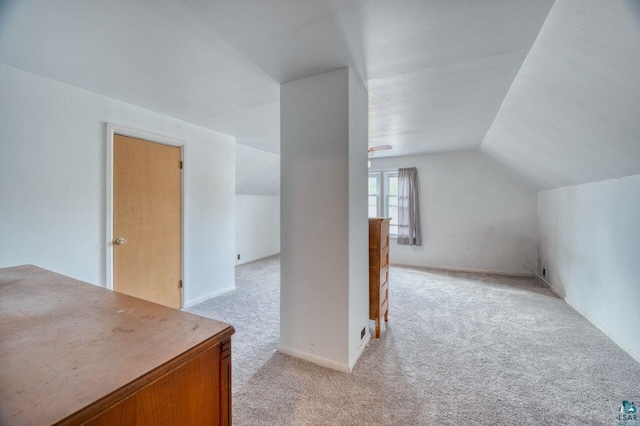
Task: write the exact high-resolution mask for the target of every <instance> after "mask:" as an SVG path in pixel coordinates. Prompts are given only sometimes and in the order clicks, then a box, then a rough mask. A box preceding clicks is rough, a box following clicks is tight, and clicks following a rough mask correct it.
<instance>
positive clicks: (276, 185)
mask: <svg viewBox="0 0 640 426" xmlns="http://www.w3.org/2000/svg"><path fill="white" fill-rule="evenodd" d="M278 253H280V155H278V154H273V153H271V152H267V151H262V150H259V149H255V148H251V147H248V146H245V145H241V144H239V143H236V254H240V260H237V259H236V265H240V264H243V263H247V262H251V261H253V260H257V259H261V258H263V257H267V256H271V255H274V254H278Z"/></svg>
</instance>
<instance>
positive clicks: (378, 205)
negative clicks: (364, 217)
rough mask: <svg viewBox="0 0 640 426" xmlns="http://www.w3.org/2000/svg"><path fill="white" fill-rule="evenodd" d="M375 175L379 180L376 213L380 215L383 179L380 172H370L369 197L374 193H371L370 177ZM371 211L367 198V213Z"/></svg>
mask: <svg viewBox="0 0 640 426" xmlns="http://www.w3.org/2000/svg"><path fill="white" fill-rule="evenodd" d="M371 177H375V178H376V180H377V181H378V194H377V195H376V196H375V197H376V198H377V202H376V215H377V216H380V211H381V207H382V179H381V176H380V172H369V177H368V178H367V197H373V195H369V178H371ZM368 211H369V198H367V213H368Z"/></svg>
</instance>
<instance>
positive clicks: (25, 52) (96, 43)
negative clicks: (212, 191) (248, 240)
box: [0, 0, 640, 189]
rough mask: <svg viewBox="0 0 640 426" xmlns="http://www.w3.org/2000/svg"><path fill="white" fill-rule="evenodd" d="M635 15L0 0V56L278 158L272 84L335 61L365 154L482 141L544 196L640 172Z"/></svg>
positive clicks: (411, 1) (461, 2)
mask: <svg viewBox="0 0 640 426" xmlns="http://www.w3.org/2000/svg"><path fill="white" fill-rule="evenodd" d="M634 5H635V6H636V7H635V8H634V7H633V6H634ZM550 10H551V13H550V12H549V11H550ZM548 15H549V17H548V18H547V16H548ZM639 22H640V12H639V8H638V1H637V0H611V1H607V2H603V1H600V0H581V1H573V0H557V1H556V2H555V4H554V1H553V0H536V1H531V0H481V1H471V0H449V1H441V0H234V1H229V0H136V1H130V0H111V1H98V0H89V1H81V2H79V1H73V0H57V1H55V2H53V1H50V0H0V62H2V63H5V64H7V65H10V66H14V67H16V68H20V69H23V70H26V71H30V72H33V73H36V74H39V75H43V76H45V77H49V78H53V79H55V80H59V81H62V82H65V83H68V84H71V85H74V86H78V87H81V88H84V89H87V90H90V91H93V92H97V93H100V94H104V95H106V96H109V97H113V98H116V99H120V100H123V101H125V102H129V103H132V104H135V105H138V106H141V107H143V108H147V109H150V110H153V111H157V112H160V113H164V114H167V115H170V116H173V117H176V118H179V119H182V120H185V121H188V122H191V123H194V124H198V125H201V126H203V127H207V128H210V129H213V130H217V131H220V132H223V133H227V134H230V135H233V136H235V137H236V138H237V141H238V142H239V143H241V144H244V145H247V146H250V147H253V148H257V149H260V150H263V151H268V152H272V153H276V154H277V153H279V150H280V141H279V139H280V135H279V132H280V131H279V121H280V120H279V115H280V111H279V110H280V107H279V84H280V83H283V82H286V81H290V80H295V79H298V78H302V77H306V76H310V75H314V74H317V73H321V72H325V71H329V70H333V69H336V68H341V67H346V66H348V67H350V68H352V69H353V70H355V71H356V72H357V73H358V74H359V75H360V77H361V78H362V79H363V81H365V83H366V84H367V87H368V90H369V96H370V99H369V127H370V128H369V136H370V142H369V145H370V146H376V145H384V144H390V145H393V146H394V149H393V150H390V151H384V152H381V153H379V154H377V155H378V156H399V155H412V154H419V153H433V152H442V151H452V150H463V149H478V148H480V149H482V150H483V151H485V152H486V153H487V154H489V155H491V156H493V157H495V158H496V159H498V160H500V161H502V162H503V163H505V164H506V165H508V166H509V167H511V168H512V169H514V170H515V171H516V172H518V173H520V174H522V175H523V176H525V177H526V178H527V179H529V181H530V182H531V183H532V184H533V185H534V186H536V187H537V188H539V189H546V188H553V187H558V186H563V185H569V184H575V183H583V182H589V181H593V180H600V179H607V178H611V177H618V176H624V175H628V174H635V173H640V152H639V150H638V146H639V145H640V144H639V143H638V142H637V140H638V139H640V138H639V136H640V128H639V127H638V126H639V124H638V123H640V120H636V119H635V116H636V115H637V111H638V110H640V96H639V93H638V91H639V90H640V89H639V88H640V84H638V83H637V82H636V80H637V76H638V75H640V73H639V71H640V63H639V62H638V61H639V59H638V58H640V56H638V55H637V52H638V51H640V44H639V40H640V37H639V36H638V31H639V30H638V29H639V28H640V24H639ZM543 24H544V27H543ZM541 28H543V30H542V32H540V29H541ZM539 32H540V34H539V36H538V33H539ZM536 37H537V39H536ZM534 42H535V43H534ZM532 46H533V48H532ZM525 58H526V60H525Z"/></svg>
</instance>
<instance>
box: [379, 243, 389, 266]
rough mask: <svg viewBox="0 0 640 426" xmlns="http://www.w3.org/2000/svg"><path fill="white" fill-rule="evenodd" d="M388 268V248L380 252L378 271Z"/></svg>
mask: <svg viewBox="0 0 640 426" xmlns="http://www.w3.org/2000/svg"><path fill="white" fill-rule="evenodd" d="M385 266H389V247H385V248H383V249H381V250H380V269H382V268H384V267H385Z"/></svg>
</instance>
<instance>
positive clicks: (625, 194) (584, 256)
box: [537, 175, 640, 361]
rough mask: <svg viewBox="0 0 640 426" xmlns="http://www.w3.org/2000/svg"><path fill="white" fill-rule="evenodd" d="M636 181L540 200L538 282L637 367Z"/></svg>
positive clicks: (639, 182) (639, 201) (639, 186)
mask: <svg viewBox="0 0 640 426" xmlns="http://www.w3.org/2000/svg"><path fill="white" fill-rule="evenodd" d="M639 219H640V175H636V176H631V177H626V178H622V179H617V180H607V181H602V182H596V183H590V184H584V185H577V186H571V187H565V188H560V189H554V190H550V191H544V192H540V193H539V194H538V220H539V224H538V257H539V258H540V260H539V265H538V268H537V269H538V270H537V272H538V274H539V275H540V276H542V269H543V268H544V269H545V270H546V277H544V279H545V280H546V281H547V282H548V283H549V285H550V286H551V287H552V288H553V289H554V290H555V291H556V292H557V293H558V294H560V295H561V296H563V297H565V300H566V301H567V302H568V303H569V304H570V305H571V306H573V307H574V308H575V309H576V310H577V311H578V312H580V313H582V314H583V315H584V316H585V317H586V318H588V319H589V320H590V321H591V322H592V323H594V324H595V325H596V326H598V327H599V328H600V329H601V330H603V331H604V332H605V333H606V334H607V335H608V336H609V337H611V338H612V340H614V341H615V342H616V343H618V345H620V346H621V347H622V348H623V349H625V350H626V351H627V352H629V353H630V354H631V355H632V356H634V357H635V359H637V360H638V361H640V335H639V334H638V333H637V332H635V330H636V329H637V326H638V324H640V309H638V307H639V306H640V287H639V286H638V283H639V280H640V262H639V260H640V221H639Z"/></svg>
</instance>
